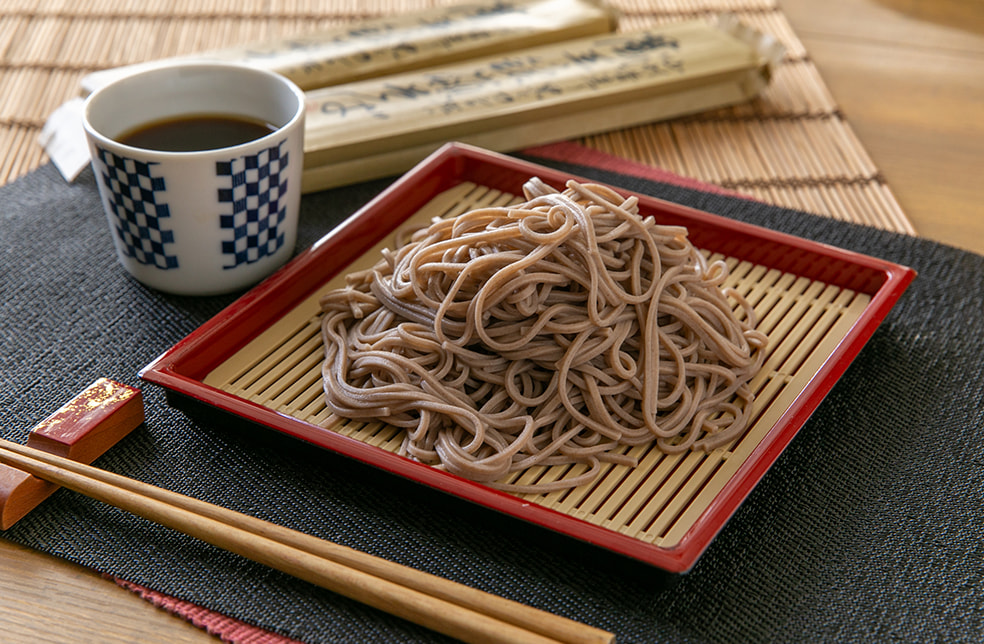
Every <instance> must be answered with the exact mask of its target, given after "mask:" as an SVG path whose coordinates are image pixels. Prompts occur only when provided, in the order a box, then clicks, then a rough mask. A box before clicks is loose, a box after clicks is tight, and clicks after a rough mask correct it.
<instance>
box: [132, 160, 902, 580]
mask: <svg viewBox="0 0 984 644" xmlns="http://www.w3.org/2000/svg"><path fill="white" fill-rule="evenodd" d="M532 176H538V177H540V178H541V179H543V180H544V181H546V182H547V183H549V184H551V185H553V186H555V187H558V188H562V187H563V185H564V183H565V182H566V181H567V180H568V179H570V178H576V177H571V176H569V175H566V174H564V173H562V172H558V171H555V170H552V169H549V168H546V167H542V166H538V165H535V164H531V163H527V162H524V161H520V160H517V159H513V158H510V157H506V156H503V155H500V154H496V153H490V152H487V151H484V150H480V149H477V148H474V147H470V146H466V145H460V144H449V145H447V146H445V147H443V148H441V149H440V150H439V151H437V152H435V153H434V154H433V155H431V156H430V157H428V158H427V159H426V160H424V161H423V162H421V163H420V164H419V165H418V166H417V167H416V168H414V169H413V170H411V171H410V172H408V173H407V174H406V175H405V176H403V177H402V178H401V179H399V180H398V181H396V182H395V183H394V184H393V185H392V186H390V187H389V188H388V189H387V190H385V191H384V192H382V193H381V194H380V195H379V196H377V197H376V198H375V199H373V200H372V201H371V202H370V203H368V204H366V205H365V206H364V207H363V208H362V209H361V210H359V211H358V212H357V213H355V214H354V215H353V216H352V217H350V218H349V219H348V220H347V221H346V222H344V223H343V224H342V225H340V226H338V227H337V228H336V229H334V230H332V231H331V232H330V233H329V234H327V235H326V236H325V237H324V238H322V239H321V240H320V241H319V242H318V243H316V244H315V245H314V246H312V247H311V248H310V249H308V250H306V251H304V252H303V253H301V254H300V255H299V256H298V257H297V258H295V259H294V260H293V261H292V262H291V263H289V264H288V265H287V266H285V267H284V268H283V269H281V270H280V271H279V272H277V273H276V274H274V275H273V276H272V277H270V278H269V279H267V280H266V281H264V282H263V283H262V284H260V285H259V286H257V287H256V288H254V289H252V290H251V291H249V292H248V293H247V294H246V295H244V296H243V297H241V298H240V299H238V300H237V301H236V302H234V303H233V304H232V305H230V306H229V307H228V308H227V309H226V310H224V311H222V312H221V313H220V314H219V315H217V316H215V317H214V318H213V319H211V320H209V321H208V322H207V323H205V324H204V325H202V326H201V327H200V328H199V329H197V330H196V331H194V332H193V333H192V334H190V335H189V336H188V337H186V338H185V339H183V340H182V341H181V342H179V343H178V344H177V345H175V346H174V347H173V348H171V349H170V350H168V351H167V352H166V353H164V354H163V355H162V356H160V357H159V358H157V359H156V360H154V361H153V362H152V363H151V364H150V365H148V366H147V367H145V368H144V369H143V370H142V371H141V377H143V378H144V379H145V380H147V381H149V382H153V383H156V384H159V385H161V386H163V387H165V388H167V389H168V390H170V391H172V392H175V393H178V394H182V395H184V396H188V397H190V398H192V399H194V400H197V401H199V402H201V403H205V404H207V405H209V406H212V407H215V408H218V409H220V410H223V411H226V412H229V413H231V414H234V415H236V416H239V417H242V418H244V419H248V420H250V421H254V422H256V423H259V424H261V425H264V426H266V427H269V428H270V429H271V430H274V431H278V432H282V433H285V434H287V435H290V436H294V437H296V438H300V439H302V440H305V441H308V442H310V443H313V444H315V445H318V446H321V447H323V448H325V449H328V450H332V451H334V452H337V453H340V454H343V455H346V456H348V457H351V458H354V459H357V460H359V461H362V462H364V463H368V464H370V465H373V466H375V467H379V468H382V469H384V470H387V471H389V472H393V473H395V474H397V475H400V476H402V477H405V478H407V479H410V480H413V481H417V482H419V483H423V484H425V485H429V486H432V487H434V488H437V489H440V490H443V491H445V492H447V493H449V494H452V495H455V496H458V497H461V498H463V499H467V500H470V501H473V502H475V503H478V504H481V505H483V506H486V507H488V508H490V509H494V510H497V511H499V512H503V513H505V514H508V515H511V516H513V517H517V518H519V519H522V520H525V521H529V522H531V523H534V524H537V525H540V526H543V527H545V528H548V529H551V530H554V531H557V532H560V533H563V534H565V535H568V536H569V537H572V538H576V539H579V540H582V541H586V542H589V543H592V544H595V545H597V546H599V547H602V548H606V549H608V550H611V551H614V552H617V553H620V554H622V555H625V556H628V557H631V558H634V559H636V560H639V561H642V562H645V563H648V564H651V565H653V566H656V567H659V568H662V569H664V570H667V571H670V572H677V573H679V572H686V571H688V570H689V569H690V568H691V567H692V566H693V565H694V564H695V563H696V561H697V559H698V557H699V556H700V555H701V553H702V552H703V551H704V550H705V549H706V547H707V545H708V544H709V543H710V542H711V540H712V539H713V538H714V536H715V535H716V534H717V533H718V532H719V531H720V530H721V529H722V528H723V527H724V525H725V523H726V522H727V520H728V519H729V518H730V517H731V515H732V514H733V513H734V512H735V510H736V509H737V508H738V506H739V505H740V504H741V503H742V501H743V500H744V499H745V498H746V497H747V496H748V494H749V492H750V491H751V490H752V488H753V487H754V486H755V484H756V483H757V482H758V481H759V480H760V479H761V477H762V476H763V475H764V474H765V472H766V471H767V470H768V469H769V467H770V466H771V465H772V464H773V462H774V461H775V460H776V458H777V457H778V456H779V454H780V453H781V452H782V450H783V449H784V448H785V446H786V445H787V444H788V443H789V441H790V440H791V439H792V438H793V436H794V435H795V434H796V433H797V431H799V429H800V428H801V427H802V425H803V423H804V422H806V420H807V418H808V417H809V416H810V414H811V413H812V412H813V411H814V409H816V407H817V405H818V404H819V403H820V401H821V400H822V399H823V397H824V396H825V395H826V394H827V392H828V391H829V390H830V389H831V387H832V386H833V385H834V383H835V382H836V381H837V379H838V378H839V377H840V375H841V374H842V373H843V372H844V370H845V369H846V368H847V366H848V364H849V363H850V362H851V360H852V359H853V358H854V357H855V356H856V355H857V353H858V352H859V351H860V349H861V347H862V346H863V345H864V343H865V342H866V341H867V340H868V338H869V337H870V336H871V334H872V333H873V332H874V330H875V329H876V328H877V326H878V325H879V324H880V322H881V321H882V319H883V318H884V317H885V315H886V314H887V313H888V311H889V310H890V309H891V307H892V306H893V305H894V303H895V302H896V300H897V299H898V298H899V296H900V295H901V294H902V292H903V291H904V290H905V288H906V286H907V285H908V284H909V282H910V281H911V280H912V279H913V278H914V276H915V273H914V272H913V271H912V270H911V269H909V268H906V267H904V266H899V265H896V264H892V263H889V262H885V261H881V260H878V259H875V258H872V257H869V256H865V255H860V254H857V253H853V252H849V251H845V250H841V249H838V248H834V247H830V246H827V245H823V244H818V243H815V242H811V241H808V240H804V239H800V238H796V237H792V236H789V235H785V234H781V233H778V232H775V231H771V230H767V229H763V228H759V227H755V226H751V225H748V224H744V223H740V222H736V221H733V220H730V219H726V218H723V217H719V216H716V215H712V214H708V213H704V212H700V211H697V210H694V209H691V208H686V207H683V206H680V205H676V204H672V203H668V202H664V201H661V200H658V199H652V198H648V197H644V196H643V197H640V211H641V212H642V213H643V214H644V215H651V216H653V217H656V218H657V219H658V220H659V221H660V223H665V224H679V225H684V226H687V228H688V229H689V231H690V238H691V240H692V241H693V243H694V245H695V246H697V247H698V248H699V249H701V250H702V251H703V252H705V253H706V254H707V255H709V256H712V257H714V258H721V259H724V260H725V261H726V262H727V263H728V265H729V267H730V268H731V277H730V278H729V281H730V285H731V286H734V287H735V288H736V289H738V290H739V291H740V292H742V294H743V295H744V296H745V297H746V299H748V300H749V301H750V302H751V303H752V304H753V306H754V308H755V310H756V312H757V314H758V316H759V319H760V329H762V330H763V331H765V332H766V333H767V334H768V335H769V347H768V349H767V354H766V359H765V366H764V367H763V369H762V371H761V372H760V375H759V377H758V378H757V379H756V380H754V381H753V383H752V386H753V389H754V390H755V391H756V402H755V406H754V407H753V410H754V418H753V421H752V424H751V426H750V428H749V430H748V431H747V432H746V433H745V434H744V435H743V436H741V437H739V438H738V439H736V440H735V441H734V442H733V443H732V444H730V445H727V446H724V447H722V448H719V449H717V450H714V451H713V452H711V453H709V454H708V453H703V452H699V453H698V452H694V453H688V454H683V455H676V456H668V455H665V454H661V453H660V452H658V450H656V449H655V448H652V447H648V446H641V447H639V448H633V449H634V450H636V451H635V452H634V453H633V455H634V456H636V457H637V458H638V460H639V465H638V466H637V467H635V468H630V467H627V466H621V465H619V466H616V465H612V466H610V467H608V468H607V469H606V470H605V471H604V473H603V474H602V476H601V477H599V479H598V480H597V481H596V482H595V483H592V484H589V485H585V486H581V487H579V488H575V489H573V490H569V491H564V492H556V493H551V494H540V495H513V494H507V493H503V492H500V491H496V490H493V489H491V488H489V487H487V486H485V485H482V484H479V483H475V482H472V481H468V480H465V479H462V478H459V477H457V476H454V475H452V474H448V473H446V472H443V471H440V470H438V469H435V468H432V467H430V466H427V465H423V464H421V463H417V462H414V461H411V460H409V459H407V458H404V457H402V456H399V455H398V454H396V453H395V450H396V448H397V447H398V445H399V443H400V435H399V432H398V431H397V430H395V429H394V428H390V427H386V426H383V425H379V424H363V423H346V422H343V421H338V420H337V419H334V418H333V417H331V415H330V414H329V413H328V412H327V410H326V409H325V407H324V403H323V400H322V399H321V398H322V390H321V388H320V387H321V381H320V368H321V364H320V358H321V351H322V349H321V345H320V335H319V316H318V310H317V299H318V297H319V295H320V294H321V293H322V292H324V291H325V290H327V289H329V288H331V287H333V285H335V284H337V283H338V280H339V279H341V278H342V277H343V276H344V274H345V273H346V272H348V271H349V270H352V269H353V268H354V267H355V266H358V265H360V263H361V264H363V265H364V264H365V263H367V262H368V263H372V262H374V261H375V259H376V258H377V256H378V248H379V247H380V246H381V245H385V244H386V239H387V237H388V236H389V235H390V234H391V233H392V231H393V230H395V229H396V228H397V227H398V226H400V225H401V224H403V223H404V222H406V221H407V220H408V219H411V218H415V219H419V218H427V219H429V218H431V217H433V216H446V215H448V214H454V213H456V212H460V211H462V210H463V209H470V208H472V207H478V206H481V205H489V204H501V203H506V202H508V201H509V200H510V199H512V198H513V196H514V195H517V194H521V187H522V184H523V183H524V182H525V181H526V180H527V179H529V178H530V177H532ZM621 192H623V194H625V191H621ZM555 467H559V466H555ZM562 474H563V473H559V474H558V472H556V471H554V468H540V469H538V470H537V471H531V472H528V473H526V474H523V476H526V477H527V478H529V477H533V478H536V477H547V478H549V477H555V476H560V475H562ZM526 480H527V479H524V482H525V481H526Z"/></svg>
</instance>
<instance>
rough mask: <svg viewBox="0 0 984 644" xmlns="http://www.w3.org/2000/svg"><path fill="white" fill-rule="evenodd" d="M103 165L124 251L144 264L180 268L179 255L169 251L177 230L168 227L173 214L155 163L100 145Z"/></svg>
mask: <svg viewBox="0 0 984 644" xmlns="http://www.w3.org/2000/svg"><path fill="white" fill-rule="evenodd" d="M97 149H98V152H99V155H98V156H99V160H100V162H101V166H102V173H101V177H100V178H101V180H102V182H103V185H104V186H105V187H106V189H107V190H108V192H109V194H110V195H111V198H110V199H109V206H110V210H111V211H112V212H113V214H114V215H115V229H116V235H117V237H118V238H119V240H120V242H122V244H123V252H124V254H125V255H127V256H128V257H132V258H134V259H135V260H136V261H138V262H140V263H141V264H148V265H151V266H156V267H157V268H161V269H165V270H167V269H170V268H177V267H178V258H177V257H176V256H174V255H170V254H168V249H167V245H168V244H170V243H173V242H174V233H173V232H172V231H171V230H169V229H168V228H167V226H166V225H165V224H166V221H165V220H166V219H167V218H168V217H170V216H171V214H170V212H169V211H168V207H167V203H165V202H164V201H163V199H162V198H161V195H160V193H162V192H164V190H165V188H166V186H165V184H164V179H163V177H155V176H154V175H153V170H154V167H155V166H156V165H157V164H156V163H143V162H140V161H135V160H134V159H129V158H126V157H122V156H117V155H115V154H113V153H112V152H109V151H108V150H104V149H102V148H97Z"/></svg>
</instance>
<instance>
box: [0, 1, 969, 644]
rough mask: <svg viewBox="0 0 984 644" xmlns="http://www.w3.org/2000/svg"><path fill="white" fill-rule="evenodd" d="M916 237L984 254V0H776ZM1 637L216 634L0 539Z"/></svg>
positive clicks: (202, 638)
mask: <svg viewBox="0 0 984 644" xmlns="http://www.w3.org/2000/svg"><path fill="white" fill-rule="evenodd" d="M779 5H780V7H781V8H782V9H783V10H784V11H785V13H786V15H787V17H788V18H789V21H790V22H791V24H792V25H793V28H794V29H795V30H796V32H797V34H798V35H799V36H800V38H801V40H802V41H803V43H804V45H805V46H806V48H807V50H808V51H809V52H810V55H811V57H812V59H813V60H814V62H815V64H816V65H817V67H818V68H819V70H820V72H821V74H822V76H823V78H824V80H825V81H826V82H827V84H828V86H829V88H830V90H831V93H832V94H833V96H834V98H835V99H836V100H837V101H838V103H839V104H840V106H841V108H842V109H843V111H844V113H845V115H846V117H847V120H848V122H849V123H850V124H851V125H852V127H853V128H854V129H855V131H856V133H857V135H858V137H859V138H860V140H861V142H862V143H863V144H864V145H865V146H866V148H867V149H868V151H869V153H870V154H871V157H872V158H873V159H874V162H875V164H876V165H877V166H878V167H879V168H880V169H881V170H882V173H883V174H884V177H885V180H886V181H887V183H888V185H889V187H890V188H891V189H892V190H893V191H894V192H895V194H896V195H897V197H898V200H899V202H900V203H901V205H902V208H903V210H904V211H905V212H906V214H907V215H908V216H909V218H910V219H911V221H912V222H913V224H914V226H915V228H916V230H917V231H918V232H919V234H920V235H922V236H924V237H927V238H931V239H934V240H938V241H942V242H945V243H948V244H950V245H953V246H957V247H961V248H965V249H968V250H972V251H975V252H978V253H984V211H982V209H981V207H980V198H981V196H982V190H981V185H982V183H981V179H980V175H981V171H982V169H984V119H982V118H981V117H982V116H984V5H982V3H981V0H779ZM0 589H2V591H0V640H2V641H3V642H7V643H10V644H15V643H19V642H37V641H53V642H101V643H106V644H112V643H114V642H173V643H178V644H180V643H184V642H206V641H214V640H215V638H213V637H212V636H210V635H208V634H206V633H205V632H204V631H201V630H199V629H198V628H196V627H194V626H192V625H191V624H189V623H187V622H185V621H183V620H181V619H178V618H176V617H173V616H171V615H170V614H168V613H166V612H165V611H163V610H161V609H158V608H155V607H154V606H152V605H151V604H149V603H147V602H145V601H144V600H142V599H140V598H138V597H137V596H136V595H134V594H132V593H130V592H129V591H126V590H124V589H122V588H120V587H119V586H117V585H116V584H114V583H113V582H112V581H108V580H106V579H104V578H102V577H101V576H100V575H99V574H98V573H95V572H92V571H90V570H87V569H84V568H81V567H78V566H75V565H73V564H70V563H67V562H64V561H61V560H59V559H56V558H54V557H51V556H48V555H43V554H39V553H37V552H34V551H32V550H29V549H26V548H23V547H21V546H18V545H16V544H12V543H10V542H8V541H5V540H3V539H0Z"/></svg>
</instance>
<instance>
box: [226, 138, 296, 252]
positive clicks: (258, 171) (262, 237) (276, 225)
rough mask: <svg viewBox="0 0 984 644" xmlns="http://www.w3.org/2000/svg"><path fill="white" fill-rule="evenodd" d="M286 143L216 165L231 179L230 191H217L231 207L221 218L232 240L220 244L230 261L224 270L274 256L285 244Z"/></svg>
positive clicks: (287, 155)
mask: <svg viewBox="0 0 984 644" xmlns="http://www.w3.org/2000/svg"><path fill="white" fill-rule="evenodd" d="M285 143H286V140H284V141H281V142H280V143H278V144H277V145H274V146H272V147H269V148H267V149H265V150H262V151H260V152H259V153H258V154H255V155H248V156H243V157H239V158H237V159H232V160H231V161H225V162H218V163H216V164H215V173H216V174H217V175H218V176H219V177H229V180H230V187H229V188H220V189H219V201H220V202H221V203H227V204H229V205H230V206H231V207H232V212H230V213H226V214H223V215H222V216H221V218H220V226H221V227H222V228H223V229H228V230H230V231H231V232H232V239H230V240H226V241H223V242H222V253H223V254H224V255H227V256H228V257H227V259H228V260H229V261H230V262H231V263H229V264H225V265H223V268H234V267H236V266H238V265H240V264H249V263H252V262H255V261H257V260H259V259H261V258H263V257H265V256H267V255H273V254H274V253H275V252H277V250H278V249H279V248H280V247H281V246H283V244H284V231H283V228H282V227H281V226H280V224H281V223H283V221H284V219H285V218H286V216H287V175H286V170H287V164H288V162H289V158H288V157H289V156H290V155H289V154H288V153H286V152H284V151H283V150H282V148H283V146H284V144H285ZM282 173H283V176H281V174H282Z"/></svg>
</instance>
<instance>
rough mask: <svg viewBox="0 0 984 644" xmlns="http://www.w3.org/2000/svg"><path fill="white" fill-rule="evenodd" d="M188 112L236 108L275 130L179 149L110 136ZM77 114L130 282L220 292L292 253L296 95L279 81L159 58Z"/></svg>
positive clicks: (254, 278) (297, 183)
mask: <svg viewBox="0 0 984 644" xmlns="http://www.w3.org/2000/svg"><path fill="white" fill-rule="evenodd" d="M193 115H233V116H238V117H245V118H249V119H253V120H260V121H265V122H266V123H268V124H270V125H271V126H272V127H273V128H276V129H275V130H274V131H272V132H270V133H269V134H266V135H264V136H261V137H260V138H257V139H254V140H252V141H248V142H246V143H242V144H239V145H233V146H231V147H224V148H218V149H211V150H195V151H189V152H166V151H160V150H148V149H143V148H140V147H133V146H130V145H125V144H123V143H120V142H119V141H118V140H117V139H118V138H120V137H121V135H123V134H125V133H127V132H131V131H133V130H134V129H136V128H139V127H140V126H142V125H145V124H148V123H153V122H157V121H162V120H169V119H175V118H181V117H187V116H193ZM83 121H84V126H85V132H86V137H87V139H88V143H89V152H90V154H91V157H92V168H93V170H94V172H95V174H96V181H97V183H98V184H99V193H100V196H101V198H102V202H103V206H104V208H105V211H106V216H107V218H108V219H109V225H110V229H111V230H112V234H113V240H114V243H115V245H116V253H117V257H118V258H119V261H120V263H121V264H122V265H123V267H124V268H125V269H126V270H127V271H128V272H129V273H130V274H131V275H132V276H133V277H135V278H136V279H138V280H139V281H141V282H143V283H144V284H146V285H147V286H150V287H152V288H155V289H158V290H161V291H165V292H168V293H175V294H179V295H216V294H220V293H228V292H231V291H235V290H238V289H242V288H245V287H247V286H250V285H252V284H254V283H256V282H258V281H260V280H261V279H263V278H264V277H266V276H268V275H269V274H271V273H273V272H274V271H275V270H276V269H277V268H279V267H280V266H282V265H283V264H284V263H285V262H286V261H287V260H288V259H289V258H290V256H291V255H292V253H293V250H294V245H295V243H296V240H297V216H298V209H299V206H300V200H301V176H302V170H303V166H304V159H303V155H304V93H303V92H302V91H301V90H300V89H299V88H298V87H297V86H296V85H294V84H293V83H292V82H290V81H289V80H287V79H286V78H284V77H282V76H280V75H278V74H275V73H272V72H268V71H264V70H259V69H253V68H249V67H246V66H243V65H237V64H227V63H193V62H191V63H188V62H186V63H172V64H165V65H162V66H160V67H156V68H154V69H150V70H147V71H142V72H138V73H136V74H133V75H131V76H127V77H125V78H121V79H119V80H117V81H115V82H113V83H110V84H108V85H106V86H105V87H102V88H100V89H99V90H97V91H95V92H93V93H92V94H91V95H90V96H89V97H88V98H87V99H86V102H85V107H84V117H83Z"/></svg>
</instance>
